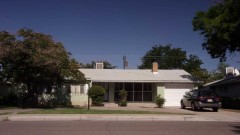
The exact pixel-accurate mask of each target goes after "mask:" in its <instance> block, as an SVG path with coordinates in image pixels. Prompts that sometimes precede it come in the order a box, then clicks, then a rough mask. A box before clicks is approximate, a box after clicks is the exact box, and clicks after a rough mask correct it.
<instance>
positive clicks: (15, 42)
mask: <svg viewBox="0 0 240 135" xmlns="http://www.w3.org/2000/svg"><path fill="white" fill-rule="evenodd" d="M0 64H1V66H2V69H1V71H0V78H1V81H5V82H10V83H12V84H24V85H25V86H26V88H27V95H28V97H33V96H34V95H38V94H41V92H42V89H41V90H40V91H39V89H40V87H41V88H42V86H47V87H48V88H50V89H51V88H52V86H56V85H63V84H66V83H85V78H84V75H83V74H82V73H81V72H80V71H79V70H78V69H79V64H78V63H77V61H76V60H74V59H73V58H71V57H70V53H69V52H67V51H66V49H65V48H64V46H63V44H62V43H60V42H55V41H54V40H53V39H52V37H51V36H50V35H46V34H43V33H38V32H34V31H33V30H30V29H25V28H23V29H20V30H19V31H18V32H17V34H16V35H13V34H10V33H8V32H6V31H2V32H0Z"/></svg>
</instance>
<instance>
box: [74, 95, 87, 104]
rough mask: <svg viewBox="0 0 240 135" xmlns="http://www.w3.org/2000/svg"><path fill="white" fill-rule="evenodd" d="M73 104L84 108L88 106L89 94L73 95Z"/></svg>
mask: <svg viewBox="0 0 240 135" xmlns="http://www.w3.org/2000/svg"><path fill="white" fill-rule="evenodd" d="M71 102H72V105H73V106H83V107H87V105H88V95H87V94H81V95H78V94H71Z"/></svg>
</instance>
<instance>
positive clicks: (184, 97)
mask: <svg viewBox="0 0 240 135" xmlns="http://www.w3.org/2000/svg"><path fill="white" fill-rule="evenodd" d="M190 97H191V92H186V93H185V95H184V96H183V103H184V105H185V106H186V107H190V106H189V99H190Z"/></svg>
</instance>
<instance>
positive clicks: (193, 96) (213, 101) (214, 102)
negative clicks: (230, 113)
mask: <svg viewBox="0 0 240 135" xmlns="http://www.w3.org/2000/svg"><path fill="white" fill-rule="evenodd" d="M180 103H181V108H182V109H185V107H191V108H192V110H194V111H196V110H198V109H201V110H202V109H203V108H212V110H213V111H214V112H217V111H218V109H219V108H221V107H222V103H221V102H220V98H219V97H218V95H217V94H216V93H215V92H213V91H210V90H192V91H189V92H186V93H185V95H184V96H183V98H182V99H181V102H180Z"/></svg>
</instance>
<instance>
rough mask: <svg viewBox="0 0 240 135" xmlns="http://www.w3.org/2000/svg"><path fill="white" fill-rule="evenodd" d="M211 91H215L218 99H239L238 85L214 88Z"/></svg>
mask: <svg viewBox="0 0 240 135" xmlns="http://www.w3.org/2000/svg"><path fill="white" fill-rule="evenodd" d="M211 89H213V90H215V92H216V93H217V94H218V95H219V96H220V97H232V98H239V97H240V83H232V84H227V85H220V86H214V87H212V88H211Z"/></svg>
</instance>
